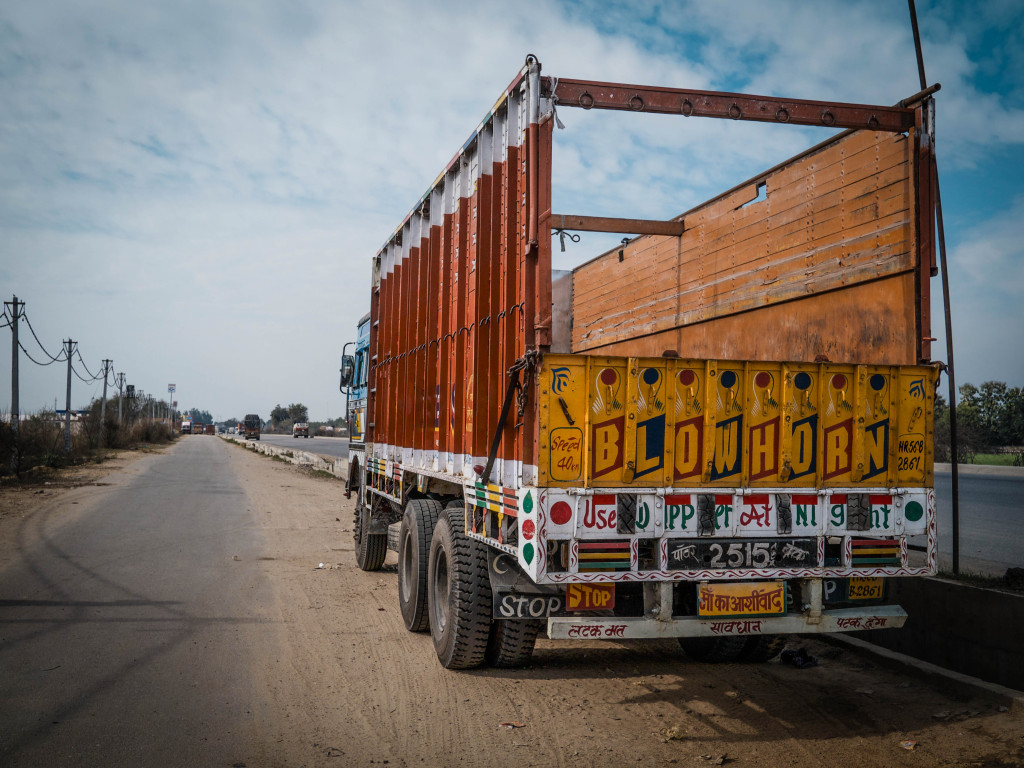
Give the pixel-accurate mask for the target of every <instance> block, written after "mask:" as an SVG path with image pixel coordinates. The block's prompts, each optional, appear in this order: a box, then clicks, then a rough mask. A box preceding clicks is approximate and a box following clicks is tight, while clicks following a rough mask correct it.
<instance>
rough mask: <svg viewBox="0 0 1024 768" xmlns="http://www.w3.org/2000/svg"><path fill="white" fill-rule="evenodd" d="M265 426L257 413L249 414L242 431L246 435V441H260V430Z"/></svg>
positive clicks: (246, 416)
mask: <svg viewBox="0 0 1024 768" xmlns="http://www.w3.org/2000/svg"><path fill="white" fill-rule="evenodd" d="M262 426H263V421H262V420H261V419H260V417H259V416H258V415H256V414H255V413H247V414H246V415H245V423H244V425H243V427H242V431H243V432H244V433H245V439H246V440H259V439H260V428H261V427H262Z"/></svg>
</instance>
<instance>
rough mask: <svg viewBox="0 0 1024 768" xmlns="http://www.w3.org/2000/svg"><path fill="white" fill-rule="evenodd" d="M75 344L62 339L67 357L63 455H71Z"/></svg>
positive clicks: (69, 340)
mask: <svg viewBox="0 0 1024 768" xmlns="http://www.w3.org/2000/svg"><path fill="white" fill-rule="evenodd" d="M76 343H77V342H75V341H74V340H72V339H64V351H65V353H66V354H67V356H68V399H67V410H66V411H64V453H71V355H72V353H73V352H74V351H75V349H74V348H75V344H76Z"/></svg>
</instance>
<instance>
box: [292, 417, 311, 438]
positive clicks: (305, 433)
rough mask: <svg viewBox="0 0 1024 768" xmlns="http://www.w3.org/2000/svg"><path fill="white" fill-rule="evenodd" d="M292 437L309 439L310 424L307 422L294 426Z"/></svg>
mask: <svg viewBox="0 0 1024 768" xmlns="http://www.w3.org/2000/svg"><path fill="white" fill-rule="evenodd" d="M292 437H309V424H307V423H306V422H305V421H297V422H295V423H294V424H292Z"/></svg>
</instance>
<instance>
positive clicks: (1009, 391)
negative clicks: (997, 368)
mask: <svg viewBox="0 0 1024 768" xmlns="http://www.w3.org/2000/svg"><path fill="white" fill-rule="evenodd" d="M958 392H959V397H958V402H957V407H956V423H957V443H958V444H959V445H958V456H957V460H958V461H959V462H960V463H963V464H997V465H1000V464H1001V465H1005V466H1017V467H1020V466H1024V387H1008V386H1007V385H1006V384H1005V383H1004V382H1001V381H986V382H985V383H984V384H982V385H981V386H980V387H976V386H974V385H973V384H963V385H962V386H960V387H959V388H958ZM951 456H952V451H951V449H950V430H949V403H948V402H947V401H946V399H945V398H944V397H942V395H938V394H937V395H936V397H935V460H936V461H941V462H947V461H949V460H950V458H951Z"/></svg>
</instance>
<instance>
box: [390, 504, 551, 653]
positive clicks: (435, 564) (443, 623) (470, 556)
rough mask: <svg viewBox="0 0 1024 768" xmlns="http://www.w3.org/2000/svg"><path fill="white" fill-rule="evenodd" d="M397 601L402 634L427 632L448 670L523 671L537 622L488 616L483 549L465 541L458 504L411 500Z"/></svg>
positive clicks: (401, 545)
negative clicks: (444, 505) (403, 628)
mask: <svg viewBox="0 0 1024 768" xmlns="http://www.w3.org/2000/svg"><path fill="white" fill-rule="evenodd" d="M398 541H399V550H398V602H399V606H400V608H401V611H402V618H403V620H404V621H405V626H406V629H408V630H410V631H412V632H420V631H423V630H426V629H428V628H429V629H430V636H431V639H432V641H433V644H434V651H435V652H436V653H437V658H438V660H439V661H440V662H441V665H442V666H443V667H445V668H446V669H470V668H472V667H478V666H480V665H481V664H488V665H490V666H494V667H500V668H514V667H521V666H524V665H525V664H527V663H528V662H529V660H530V657H531V656H532V655H533V647H534V644H535V643H536V640H537V635H538V634H539V633H540V630H541V628H542V626H543V622H540V621H529V620H527V621H520V620H505V619H494V618H492V595H491V582H490V576H489V575H488V572H487V568H488V558H487V547H486V545H484V544H483V543H482V542H479V541H476V540H474V539H471V538H469V537H468V536H466V533H465V522H464V511H463V507H462V506H461V505H458V506H451V507H448V508H447V509H442V508H441V505H440V503H439V502H436V501H433V500H430V499H414V500H412V501H410V502H409V503H408V505H406V509H405V514H404V515H403V517H402V525H401V528H400V530H399V539H398Z"/></svg>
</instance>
